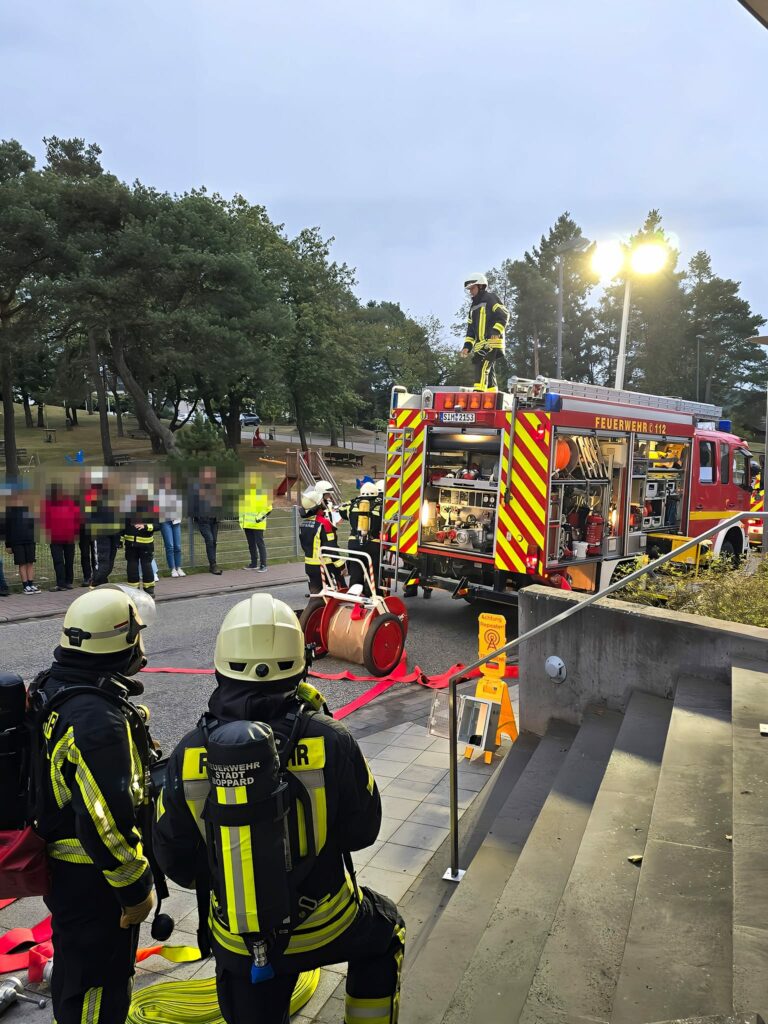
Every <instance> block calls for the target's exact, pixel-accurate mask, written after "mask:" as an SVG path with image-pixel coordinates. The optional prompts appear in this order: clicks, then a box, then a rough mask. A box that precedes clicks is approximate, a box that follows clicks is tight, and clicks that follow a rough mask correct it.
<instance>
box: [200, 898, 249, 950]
mask: <svg viewBox="0 0 768 1024" xmlns="http://www.w3.org/2000/svg"><path fill="white" fill-rule="evenodd" d="M208 924H209V925H210V926H211V931H212V932H213V936H214V938H215V939H216V941H217V942H218V943H219V945H220V946H223V947H224V949H228V950H229V951H230V953H239V954H240V955H241V956H250V955H251V954H250V953H249V952H248V948H247V946H246V945H245V942H244V941H243V939H242V937H241V936H240V935H233V934H232V932H228V931H227V929H226V928H225V927H224V925H223V924H222V923H221V921H219V919H218V918H217V917H216V915H215V914H214V912H213V902H212V903H211V910H210V913H209V914H208Z"/></svg>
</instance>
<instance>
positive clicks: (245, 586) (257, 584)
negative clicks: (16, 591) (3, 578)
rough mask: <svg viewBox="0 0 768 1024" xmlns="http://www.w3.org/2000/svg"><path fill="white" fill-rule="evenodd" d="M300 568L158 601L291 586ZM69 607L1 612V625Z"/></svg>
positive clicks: (159, 597)
mask: <svg viewBox="0 0 768 1024" xmlns="http://www.w3.org/2000/svg"><path fill="white" fill-rule="evenodd" d="M300 570H301V571H299V572H297V573H296V574H295V575H292V576H290V577H289V578H287V579H281V580H279V581H278V580H275V579H272V580H262V579H260V578H257V579H256V580H254V579H253V577H251V578H250V581H249V582H247V583H246V582H243V583H230V584H228V585H222V586H219V587H215V588H214V589H211V590H198V591H195V592H194V593H188V594H172V593H171V594H158V595H157V603H158V604H162V603H163V602H165V601H191V600H192V599H193V598H196V597H216V596H220V595H221V594H235V593H239V592H241V591H243V590H251V591H253V590H265V589H266V588H267V587H284V586H289V585H290V584H292V583H301V582H302V580H304V579H306V577H305V575H304V570H303V566H301V567H300ZM80 593H86V591H85V590H82V589H81V590H80ZM14 596H18V595H14ZM74 596H78V595H77V592H76V591H75V592H74ZM73 600H74V597H73ZM68 607H69V604H67V605H65V606H64V607H63V608H49V609H44V610H40V611H37V612H35V611H32V610H30V612H29V613H28V614H23V613H22V614H20V615H3V614H1V613H0V625H6V624H12V623H15V622H34V621H36V620H39V619H55V618H58V617H59V616H60V615H64V614H65V613H66V610H67V608H68Z"/></svg>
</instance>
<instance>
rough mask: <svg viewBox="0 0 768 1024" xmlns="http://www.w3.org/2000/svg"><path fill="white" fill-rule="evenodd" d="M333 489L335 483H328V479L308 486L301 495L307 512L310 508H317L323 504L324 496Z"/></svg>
mask: <svg viewBox="0 0 768 1024" xmlns="http://www.w3.org/2000/svg"><path fill="white" fill-rule="evenodd" d="M332 490H333V484H331V483H328V481H327V480H318V481H317V483H316V484H315V485H314V486H313V487H309V488H307V490H306V491H304V493H303V494H302V496H301V504H302V507H303V508H304V509H306V510H307V512H309V511H310V509H313V508H317V506H318V505H322V504H323V498H324V497H325V495H326V494H327V493H328V492H329V491H332Z"/></svg>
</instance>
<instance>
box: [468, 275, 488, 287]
mask: <svg viewBox="0 0 768 1024" xmlns="http://www.w3.org/2000/svg"><path fill="white" fill-rule="evenodd" d="M473 284H484V285H487V284H488V278H487V277H486V276H485V274H468V275H467V279H466V281H465V282H464V287H465V288H471V287H472V285H473Z"/></svg>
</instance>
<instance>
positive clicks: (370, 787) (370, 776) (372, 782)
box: [363, 757, 376, 796]
mask: <svg viewBox="0 0 768 1024" xmlns="http://www.w3.org/2000/svg"><path fill="white" fill-rule="evenodd" d="M363 760H364V761H365V767H366V770H367V772H368V782H367V784H366V787H365V788H366V789H367V790H368V792H369V793H370V794H371V796H373V787H374V786H375V785H376V780H375V779H374V777H373V772H372V771H371V766H370V765H369V764H368V761H367V759H366V758H365V757H363Z"/></svg>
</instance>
